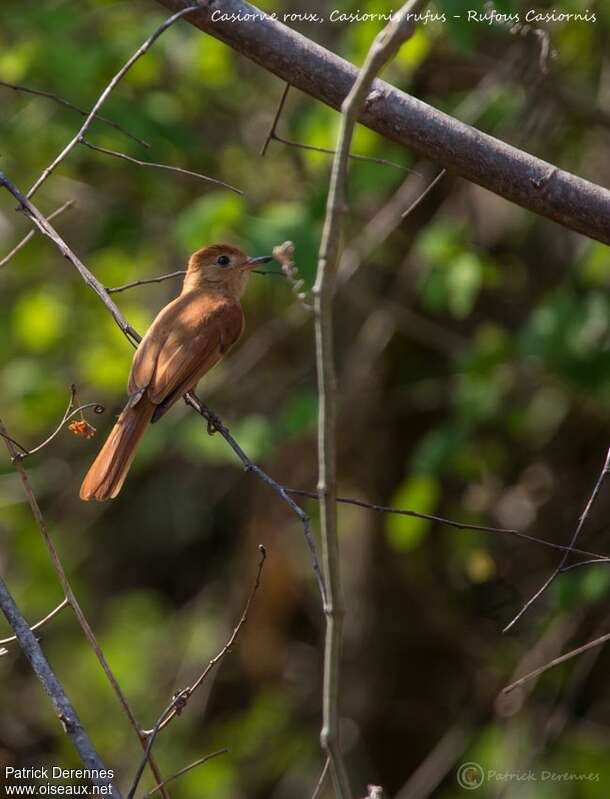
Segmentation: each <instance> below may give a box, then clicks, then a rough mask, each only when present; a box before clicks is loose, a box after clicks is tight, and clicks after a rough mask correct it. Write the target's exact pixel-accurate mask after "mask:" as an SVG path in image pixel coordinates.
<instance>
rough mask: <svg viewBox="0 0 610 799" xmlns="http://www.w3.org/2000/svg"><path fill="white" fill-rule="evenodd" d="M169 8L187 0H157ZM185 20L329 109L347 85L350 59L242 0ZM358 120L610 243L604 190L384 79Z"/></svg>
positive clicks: (225, 0)
mask: <svg viewBox="0 0 610 799" xmlns="http://www.w3.org/2000/svg"><path fill="white" fill-rule="evenodd" d="M158 2H160V3H161V5H163V6H165V7H166V8H169V9H171V10H172V11H176V10H180V9H182V8H186V7H187V5H188V3H187V2H186V0H158ZM204 5H205V6H206V8H204V9H203V10H202V11H200V12H197V13H195V14H191V15H189V16H188V18H187V19H188V21H189V22H190V23H191V24H193V25H195V26H197V27H198V28H200V29H201V30H203V31H205V32H206V33H209V34H211V35H212V36H215V37H216V38H217V39H220V40H221V41H223V42H225V43H226V44H228V45H230V46H231V47H232V48H233V49H234V50H237V51H238V52H239V53H242V55H245V56H246V57H248V58H250V59H251V60H252V61H255V62H256V63H257V64H260V66H262V67H264V69H267V70H269V72H273V73H274V74H275V75H277V76H278V77H279V78H281V79H282V80H283V81H286V82H287V83H290V84H291V85H292V86H294V87H296V88H297V89H301V91H304V92H306V93H307V94H309V95H311V96H312V97H315V98H316V99H317V100H320V101H321V102H323V103H326V105H329V106H331V107H332V108H337V109H339V108H341V104H342V103H343V101H344V99H345V98H346V97H347V95H348V93H349V91H350V89H351V88H352V86H353V84H354V82H355V80H356V77H357V75H358V70H357V69H356V67H354V66H353V65H352V64H350V63H349V62H348V61H345V60H344V59H343V58H340V57H339V56H337V55H335V54H334V53H332V52H330V51H329V50H326V49H325V48H324V47H322V46H321V45H319V44H316V43H315V42H312V41H311V40H310V39H308V38H307V37H305V36H303V35H301V34H300V33H297V32H296V31H293V30H292V29H290V28H288V27H287V26H286V25H283V24H282V23H281V22H279V21H278V20H275V19H272V18H271V17H268V16H266V15H265V14H264V12H263V11H260V10H259V9H258V8H255V7H254V6H252V5H250V4H249V3H246V2H243V0H214V3H211V2H209V0H208V2H206V3H205V4H204ZM371 88H372V91H370V92H369V93H368V96H367V97H366V101H365V103H364V105H363V106H362V108H361V110H360V112H359V115H358V121H359V122H361V123H362V124H363V125H366V126H367V127H369V128H371V130H374V131H376V132H377V133H380V134H381V135H382V136H385V137H386V138H387V139H391V140H392V141H395V142H398V143H399V144H403V145H404V146H405V147H409V148H410V149H412V150H414V151H415V152H417V153H419V154H420V155H422V156H425V157H426V158H429V159H430V160H432V161H435V162H436V163H438V164H440V165H441V166H443V167H445V168H446V169H448V170H449V171H451V172H455V173H456V174H458V175H461V176H462V177H464V178H466V179H467V180H470V181H472V182H473V183H477V184H478V185H479V186H483V187H484V188H486V189H489V190H490V191H492V192H494V193H495V194H499V195H500V196H501V197H505V198H506V199H507V200H511V201H512V202H514V203H517V204H518V205H521V206H523V207H524V208H527V209H528V210H530V211H534V213H537V214H540V215H541V216H546V217H548V218H549V219H553V220H554V221H555V222H559V223H560V224H561V225H563V226H564V227H567V228H570V229H571V230H576V231H578V232H579V233H583V234H585V235H586V236H590V237H591V238H593V239H598V240H599V241H603V242H605V243H606V244H610V225H609V224H608V220H610V191H609V190H608V189H605V188H602V187H601V186H597V185H595V184H593V183H590V182H589V181H587V180H584V179H583V178H580V177H577V176H576V175H572V174H570V173H569V172H565V171H564V170H562V169H559V168H557V167H555V166H553V165H552V164H549V163H547V162H546V161H542V160H541V159H539V158H535V157H534V156H533V155H530V154H529V153H526V152H524V151H523V150H519V149H517V148H516V147H512V146H511V145H509V144H506V143H505V142H503V141H500V140H499V139H496V138H494V137H493V136H489V135H487V134H486V133H482V132H481V131H479V130H477V129H476V128H473V127H471V126H470V125H465V124H464V123H462V122H460V121H459V120H457V119H454V118H453V117H451V116H449V115H448V114H444V113H443V112H442V111H438V110H437V109H435V108H432V107H431V106H429V105H427V104H426V103H424V102H422V101H421V100H417V99H416V98H415V97H411V96H410V95H408V94H405V93H404V92H401V91H399V90H398V89H396V88H394V87H393V86H391V85H390V84H388V83H385V82H384V81H382V80H376V81H375V82H374V83H373V85H372V87H371Z"/></svg>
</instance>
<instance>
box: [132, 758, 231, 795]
mask: <svg viewBox="0 0 610 799" xmlns="http://www.w3.org/2000/svg"><path fill="white" fill-rule="evenodd" d="M228 751H229V750H228V749H227V748H226V747H225V748H224V749H219V750H218V751H217V752H211V753H210V754H209V755H206V756H205V757H200V758H199V760H195V761H194V762H193V763H190V764H189V765H188V766H185V767H184V768H181V769H180V771H177V772H176V773H175V774H172V776H171V777H168V778H167V779H166V780H164V781H163V782H162V783H161V784H159V785H155V787H154V788H153V789H152V790H150V791H149V792H148V793H146V794H144V796H143V797H142V799H150V797H151V796H152V795H153V794H155V793H157V791H159V790H160V789H161V788H162V787H163V786H164V785H167V784H168V783H170V782H173V781H174V780H177V779H178V778H179V777H182V776H183V775H184V774H188V772H189V771H192V770H193V769H194V768H198V767H199V766H203V764H204V763H207V762H208V760H211V759H212V758H213V757H218V756H219V755H226V754H227V752H228Z"/></svg>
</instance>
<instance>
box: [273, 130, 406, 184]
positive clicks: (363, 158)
mask: <svg viewBox="0 0 610 799" xmlns="http://www.w3.org/2000/svg"><path fill="white" fill-rule="evenodd" d="M271 139H272V140H273V141H278V142H280V143H281V144H286V145H287V146H288V147H294V148H295V149H297V150H309V151H310V152H313V153H322V154H323V155H336V154H337V153H336V151H335V150H331V149H330V148H329V147H319V146H317V145H315V144H303V143H302V142H298V141H292V140H290V139H285V138H284V137H283V136H278V134H277V133H273V134H272V135H271ZM347 157H348V158H351V159H352V160H353V161H370V162H371V163H373V164H380V165H381V166H391V167H394V169H400V171H401V172H410V173H411V174H413V175H417V174H418V173H417V172H414V171H413V170H412V169H410V168H409V167H408V166H404V165H403V164H398V163H397V162H396V161H388V159H387V158H377V157H376V156H374V155H360V154H359V153H349V155H348V156H347ZM420 177H421V176H420Z"/></svg>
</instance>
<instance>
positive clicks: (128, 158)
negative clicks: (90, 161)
mask: <svg viewBox="0 0 610 799" xmlns="http://www.w3.org/2000/svg"><path fill="white" fill-rule="evenodd" d="M79 143H80V144H84V146H85V147H89V149H90V150H95V151H96V152H98V153H103V154H104V155H111V156H113V157H114V158H121V159H122V160H123V161H129V162H130V163H131V164H136V165H137V166H143V167H151V168H152V169H165V170H167V171H168V172H177V173H178V174H179V175H188V176H189V177H192V178H197V179H198V180H203V181H205V182H206V183H213V184H215V185H216V186H222V187H223V188H224V189H229V191H234V192H235V194H240V195H242V196H243V191H242V190H241V189H236V188H235V186H231V184H230V183H225V182H224V181H223V180H217V179H216V178H209V177H208V176H207V175H202V174H201V173H200V172H192V171H191V170H190V169H182V167H179V166H170V165H169V164H157V163H154V162H153V161H141V160H140V159H139V158H133V157H132V156H131V155H126V154H125V153H119V152H117V151H116V150H108V149H107V148H106V147H99V146H98V145H97V144H92V143H91V142H90V141H87V139H85V138H83V137H81V138H80V139H79ZM0 266H1V264H0Z"/></svg>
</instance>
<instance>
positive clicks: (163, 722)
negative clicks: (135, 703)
mask: <svg viewBox="0 0 610 799" xmlns="http://www.w3.org/2000/svg"><path fill="white" fill-rule="evenodd" d="M258 551H259V552H260V560H259V562H258V569H257V572H256V578H255V580H254V584H253V585H252V588H251V590H250V593H249V595H248V599H247V601H246V604H245V606H244V610H243V613H242V614H241V617H240V619H239V621H238V622H237V625H236V626H235V627H234V629H233V632H232V633H231V635H230V637H229V639H228V640H227V642H226V644H225V645H224V646H223V648H222V649H221V650H220V651H219V652H218V653H217V654H216V655H215V656H214V657H213V658H212V659H211V660H210V661H208V664H207V666H206V667H205V668H204V669H203V671H202V672H201V674H200V675H199V676H198V677H197V679H196V680H195V681H194V682H193V683H192V684H191V685H189V686H187V687H186V688H184V689H183V690H182V691H179V692H178V693H177V694H176V695H175V696H174V698H173V700H172V702H171V703H170V704H169V706H168V707H167V708H166V709H165V710H164V711H163V713H162V714H161V715H160V716H159V718H158V720H157V722H156V724H155V726H154V727H153V728H152V730H145V731H144V733H143V734H144V735H146V736H147V739H148V740H150V737H151V736H153V735H154V736H156V735H157V734H158V733H160V732H161V731H162V730H164V729H165V727H167V725H168V724H169V723H170V722H171V720H172V719H173V718H175V717H176V716H177V715H179V713H181V712H182V711H183V710H184V708H185V707H186V705H187V704H188V702H189V700H190V698H191V696H192V695H193V694H194V693H195V691H196V690H197V689H198V688H199V686H200V685H201V683H202V682H203V681H204V680H205V678H206V677H207V676H208V674H209V673H210V672H211V671H212V669H213V668H214V666H215V665H216V664H217V663H218V662H219V661H221V660H222V659H223V658H224V656H225V655H226V654H227V652H228V651H229V650H230V649H231V647H232V646H233V644H234V643H235V641H236V639H237V636H238V635H239V632H240V630H241V628H242V627H243V626H244V624H245V623H246V621H247V620H248V613H249V612H250V606H251V605H252V602H253V601H254V597H255V596H256V592H257V591H258V589H259V587H260V584H261V575H262V572H263V566H264V565H265V560H266V558H267V550H266V549H265V547H264V546H263V545H262V544H259V545H258ZM155 730H156V732H155ZM147 748H148V747H147ZM145 757H146V755H145ZM130 797H131V792H130V795H129V796H128V798H127V799H130Z"/></svg>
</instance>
